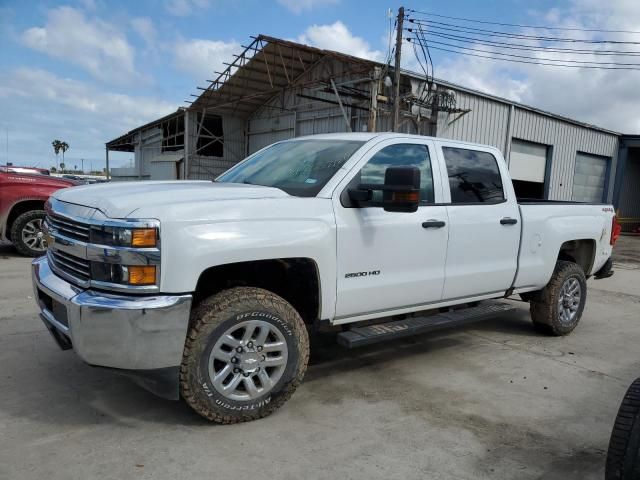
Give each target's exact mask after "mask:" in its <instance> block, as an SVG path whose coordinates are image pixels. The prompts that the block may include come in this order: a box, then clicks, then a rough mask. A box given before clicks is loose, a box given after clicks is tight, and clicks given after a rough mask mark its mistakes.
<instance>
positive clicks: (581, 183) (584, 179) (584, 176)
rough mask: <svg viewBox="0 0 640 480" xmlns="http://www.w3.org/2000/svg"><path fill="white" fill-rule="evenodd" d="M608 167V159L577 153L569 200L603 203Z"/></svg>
mask: <svg viewBox="0 0 640 480" xmlns="http://www.w3.org/2000/svg"><path fill="white" fill-rule="evenodd" d="M608 166H609V158H608V157H600V156H597V155H589V154H586V153H580V152H578V153H577V154H576V168H575V170H574V173H573V193H572V195H571V199H572V200H574V201H576V202H593V203H598V202H603V201H604V194H605V188H606V183H607V170H608Z"/></svg>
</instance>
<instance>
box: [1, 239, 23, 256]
mask: <svg viewBox="0 0 640 480" xmlns="http://www.w3.org/2000/svg"><path fill="white" fill-rule="evenodd" d="M9 258H26V257H24V256H22V255H20V254H19V253H18V252H17V251H16V249H15V248H13V245H11V244H9V243H0V260H7V259H9Z"/></svg>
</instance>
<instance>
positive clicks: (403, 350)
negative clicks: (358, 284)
mask: <svg viewBox="0 0 640 480" xmlns="http://www.w3.org/2000/svg"><path fill="white" fill-rule="evenodd" d="M518 317H519V314H518V313H517V312H510V313H509V314H505V315H503V316H502V317H500V318H496V319H495V320H491V321H488V322H486V323H484V324H479V325H476V326H467V327H464V326H463V327H459V328H451V329H448V330H442V331H439V332H434V333H430V334H425V335H420V336H415V337H409V338H405V339H399V340H395V341H390V342H386V343H381V344H377V345H371V346H367V347H362V348H358V349H353V350H348V349H346V348H343V347H341V346H339V345H337V344H336V343H335V333H334V334H316V335H313V336H312V339H311V342H312V350H311V351H312V353H311V359H310V365H309V368H308V370H307V374H306V377H305V380H304V382H303V385H302V387H301V388H305V384H310V383H315V382H318V381H322V379H328V378H331V377H336V378H339V377H341V376H344V375H348V374H349V373H350V372H353V371H356V370H358V369H370V370H375V371H380V370H383V369H384V368H385V364H388V363H390V362H397V361H398V360H399V359H402V358H409V357H412V356H415V357H418V356H420V357H421V358H420V361H428V357H429V356H430V355H433V356H434V357H438V354H439V353H442V352H444V351H446V350H448V349H451V348H455V347H459V346H460V345H464V344H465V343H467V342H468V343H469V344H471V343H472V342H473V339H472V337H469V336H467V335H461V333H464V331H465V330H470V331H471V330H473V331H478V330H482V331H484V332H492V331H498V332H503V333H506V334H508V335H513V334H518V335H528V336H531V337H535V336H537V335H538V334H536V333H535V332H534V331H533V329H532V328H531V327H530V324H528V323H525V322H523V321H522V320H521V319H519V318H518ZM36 341H37V342H38V343H39V342H45V341H47V342H48V341H49V339H48V338H46V337H45V336H44V335H43V336H41V338H38V339H37V340H36ZM425 356H426V357H427V358H425ZM29 370H30V376H32V377H33V378H34V379H35V380H36V381H34V382H24V381H18V379H17V378H16V379H15V381H9V382H8V384H6V385H4V387H3V388H7V389H8V390H5V391H11V395H10V397H9V398H11V399H13V400H10V401H8V402H3V403H4V405H3V406H2V407H0V408H1V409H2V410H3V411H4V412H5V414H8V415H9V416H11V417H26V418H31V419H32V420H34V421H37V422H45V423H50V424H55V425H65V426H73V425H76V426H90V425H101V424H110V425H116V426H120V427H123V428H135V427H136V426H139V425H141V424H144V423H159V424H169V425H181V426H194V427H197V426H202V427H210V426H211V424H210V423H209V422H207V421H206V420H204V419H202V418H201V417H200V416H198V415H197V414H196V413H194V412H193V411H192V410H191V409H190V408H189V407H188V406H187V405H186V403H185V402H182V401H180V402H175V401H170V400H165V399H162V398H159V397H156V396H155V395H153V394H151V393H149V392H147V391H146V390H144V389H142V388H141V387H139V386H137V385H135V384H134V383H133V382H132V381H131V380H129V379H127V378H125V377H122V376H120V375H118V374H116V373H114V372H110V371H107V370H102V369H98V368H93V367H90V366H88V365H86V364H84V363H83V362H82V361H81V360H80V359H79V358H77V357H75V355H73V353H71V352H60V351H57V350H54V349H53V348H52V349H51V350H50V351H48V352H46V353H45V354H44V355H43V357H41V358H40V359H39V361H38V362H37V363H36V364H34V365H32V366H31V367H29ZM5 383H7V382H5ZM316 387H320V385H319V384H317V385H316ZM327 388H328V387H327ZM45 393H46V397H47V408H46V412H45V411H43V410H42V408H41V407H39V406H37V403H34V402H33V400H32V401H29V402H21V401H18V399H21V398H31V399H34V398H35V397H37V396H42V395H45Z"/></svg>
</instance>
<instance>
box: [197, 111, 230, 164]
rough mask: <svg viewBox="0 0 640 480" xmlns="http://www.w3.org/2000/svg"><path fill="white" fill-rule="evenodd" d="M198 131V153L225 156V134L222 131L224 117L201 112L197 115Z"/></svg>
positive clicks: (204, 155)
mask: <svg viewBox="0 0 640 480" xmlns="http://www.w3.org/2000/svg"><path fill="white" fill-rule="evenodd" d="M196 119H197V124H196V132H199V135H198V141H197V142H196V155H199V156H203V157H223V156H224V136H223V132H222V117H220V116H219V115H210V114H206V115H204V117H203V114H202V113H199V114H198V115H197V117H196Z"/></svg>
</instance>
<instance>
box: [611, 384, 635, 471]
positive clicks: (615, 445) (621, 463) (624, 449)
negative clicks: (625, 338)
mask: <svg viewBox="0 0 640 480" xmlns="http://www.w3.org/2000/svg"><path fill="white" fill-rule="evenodd" d="M638 478H640V378H638V379H636V381H635V382H633V383H632V384H631V386H630V387H629V390H627V393H626V395H625V396H624V399H623V400H622V404H621V405H620V409H619V410H618V416H617V417H616V423H615V424H614V426H613V431H612V432H611V440H609V451H608V452H607V466H606V469H605V479H606V480H636V479H638Z"/></svg>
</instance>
